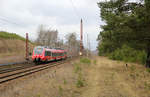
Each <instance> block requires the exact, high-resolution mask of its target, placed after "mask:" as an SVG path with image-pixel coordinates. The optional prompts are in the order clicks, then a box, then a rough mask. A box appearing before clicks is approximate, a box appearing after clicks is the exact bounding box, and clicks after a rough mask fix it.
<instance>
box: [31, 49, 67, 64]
mask: <svg viewBox="0 0 150 97" xmlns="http://www.w3.org/2000/svg"><path fill="white" fill-rule="evenodd" d="M66 58H67V52H66V51H65V50H63V49H58V48H57V49H50V48H47V47H42V46H37V47H35V48H34V50H33V54H32V61H33V62H47V61H52V60H60V59H66Z"/></svg>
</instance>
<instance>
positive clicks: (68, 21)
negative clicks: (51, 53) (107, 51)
mask: <svg viewBox="0 0 150 97" xmlns="http://www.w3.org/2000/svg"><path fill="white" fill-rule="evenodd" d="M99 1H100V0H0V30H5V31H9V32H13V33H17V34H19V35H21V36H23V37H25V33H26V32H28V33H29V37H30V39H32V40H33V39H35V38H36V32H37V28H38V26H39V25H40V24H44V25H45V26H46V27H49V28H52V29H57V30H58V31H59V37H60V38H64V36H65V35H66V34H67V33H70V32H76V33H77V36H78V39H79V33H80V19H81V18H82V19H83V30H84V31H83V32H84V45H85V46H86V45H87V44H86V43H87V42H86V40H87V38H86V36H87V34H86V33H88V35H89V39H90V44H91V48H92V50H94V49H96V46H97V41H96V39H97V36H98V34H99V31H100V25H101V24H103V22H102V21H101V20H100V17H99V14H100V12H99V8H98V6H97V2H99Z"/></svg>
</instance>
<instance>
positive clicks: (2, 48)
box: [0, 31, 34, 57]
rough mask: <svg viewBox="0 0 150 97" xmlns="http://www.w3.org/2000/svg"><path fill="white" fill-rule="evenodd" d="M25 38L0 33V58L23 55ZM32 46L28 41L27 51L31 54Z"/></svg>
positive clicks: (13, 34)
mask: <svg viewBox="0 0 150 97" xmlns="http://www.w3.org/2000/svg"><path fill="white" fill-rule="evenodd" d="M25 40H26V39H25V38H24V37H21V36H19V35H17V34H15V33H8V32H5V31H0V57H5V56H6V57H7V56H16V55H21V56H24V54H25ZM33 47H34V44H33V43H32V42H31V41H29V49H30V52H32V49H33Z"/></svg>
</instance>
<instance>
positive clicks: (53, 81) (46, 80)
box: [0, 57, 150, 97]
mask: <svg viewBox="0 0 150 97" xmlns="http://www.w3.org/2000/svg"><path fill="white" fill-rule="evenodd" d="M75 64H78V66H76V65H75ZM78 74H82V79H83V81H84V82H83V84H84V85H83V86H82V87H77V84H76V82H77V81H78ZM149 76H150V73H149V70H146V69H145V68H144V67H143V66H141V65H137V64H131V63H128V67H126V66H125V63H123V62H119V61H112V60H109V59H107V58H105V57H94V58H92V59H91V65H87V64H86V63H80V60H76V61H72V62H71V63H68V64H66V65H62V66H60V67H59V68H53V69H50V70H48V71H46V72H45V73H42V74H40V75H38V76H37V77H31V78H30V79H28V80H26V81H24V83H21V82H20V84H16V85H14V87H12V88H11V89H8V90H7V91H5V92H4V91H3V92H1V93H0V94H1V96H2V97H150V96H149V95H150V78H149Z"/></svg>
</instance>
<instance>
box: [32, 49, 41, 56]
mask: <svg viewBox="0 0 150 97" xmlns="http://www.w3.org/2000/svg"><path fill="white" fill-rule="evenodd" d="M42 52H43V48H35V49H34V55H36V54H37V55H39V54H40V55H41V54H42Z"/></svg>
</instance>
